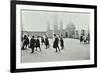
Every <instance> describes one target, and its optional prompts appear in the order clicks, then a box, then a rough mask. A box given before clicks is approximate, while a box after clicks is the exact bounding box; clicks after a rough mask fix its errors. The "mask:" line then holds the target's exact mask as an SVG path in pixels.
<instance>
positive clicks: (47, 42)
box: [45, 38, 49, 46]
mask: <svg viewBox="0 0 100 73" xmlns="http://www.w3.org/2000/svg"><path fill="white" fill-rule="evenodd" d="M45 45H46V46H47V45H49V40H48V38H45Z"/></svg>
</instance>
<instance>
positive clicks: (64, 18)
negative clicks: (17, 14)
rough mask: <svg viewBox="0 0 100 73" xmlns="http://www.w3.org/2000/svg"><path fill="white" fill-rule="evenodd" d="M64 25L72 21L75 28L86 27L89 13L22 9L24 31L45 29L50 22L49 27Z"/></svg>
mask: <svg viewBox="0 0 100 73" xmlns="http://www.w3.org/2000/svg"><path fill="white" fill-rule="evenodd" d="M60 22H62V24H63V28H66V25H67V24H69V23H73V24H74V25H75V27H76V29H78V30H80V29H86V30H87V29H88V27H89V24H90V14H89V13H75V12H52V11H33V10H22V23H21V25H22V28H23V30H25V31H46V30H47V24H50V29H53V25H54V24H57V25H59V24H60Z"/></svg>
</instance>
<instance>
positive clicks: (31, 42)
mask: <svg viewBox="0 0 100 73" xmlns="http://www.w3.org/2000/svg"><path fill="white" fill-rule="evenodd" d="M35 44H36V40H35V39H34V36H32V38H31V40H30V48H31V49H32V52H31V53H33V52H34V48H35Z"/></svg>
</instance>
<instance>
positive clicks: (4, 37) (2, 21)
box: [0, 0, 100, 73]
mask: <svg viewBox="0 0 100 73" xmlns="http://www.w3.org/2000/svg"><path fill="white" fill-rule="evenodd" d="M34 1H35V0H34ZM36 1H46V2H58V3H72V4H87V5H88V4H89V5H98V67H97V68H85V69H70V70H57V71H42V72H36V73H55V72H57V73H99V72H100V57H99V56H100V53H99V52H100V41H99V40H100V38H99V37H100V33H99V31H100V28H99V27H100V20H99V19H100V5H99V4H100V1H99V0H36ZM0 34H1V35H0V73H10V71H9V70H10V0H0ZM28 73H30V72H28ZM34 73H35V72H34Z"/></svg>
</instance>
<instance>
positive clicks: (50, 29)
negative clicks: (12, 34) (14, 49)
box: [21, 10, 91, 63]
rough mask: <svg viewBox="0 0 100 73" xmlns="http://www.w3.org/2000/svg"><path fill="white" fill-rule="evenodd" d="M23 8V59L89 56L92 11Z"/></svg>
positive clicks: (77, 58) (29, 60)
mask: <svg viewBox="0 0 100 73" xmlns="http://www.w3.org/2000/svg"><path fill="white" fill-rule="evenodd" d="M21 12H22V13H21V18H22V19H21V20H22V24H21V28H22V29H21V62H22V63H31V62H33V63H34V62H52V61H68V60H73V61H74V60H89V59H90V35H91V34H90V28H89V26H90V13H86V12H67V11H64V12H59V11H41V10H39V11H38V10H37V11H36V10H21Z"/></svg>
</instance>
